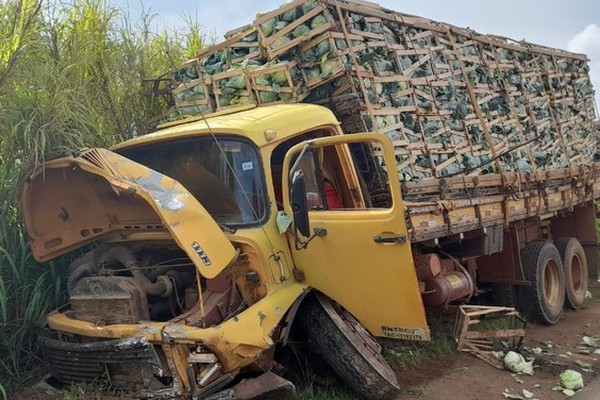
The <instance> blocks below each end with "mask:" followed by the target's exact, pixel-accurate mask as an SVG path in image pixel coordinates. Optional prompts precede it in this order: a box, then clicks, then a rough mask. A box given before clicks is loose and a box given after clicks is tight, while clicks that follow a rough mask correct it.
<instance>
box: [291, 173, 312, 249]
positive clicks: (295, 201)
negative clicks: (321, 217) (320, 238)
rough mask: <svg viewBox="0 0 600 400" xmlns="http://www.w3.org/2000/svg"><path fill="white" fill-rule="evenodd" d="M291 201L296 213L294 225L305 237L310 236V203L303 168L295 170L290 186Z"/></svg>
mask: <svg viewBox="0 0 600 400" xmlns="http://www.w3.org/2000/svg"><path fill="white" fill-rule="evenodd" d="M290 202H291V206H292V211H293V213H294V226H295V229H296V230H297V231H298V232H300V233H301V234H302V235H303V236H304V237H309V236H310V223H309V221H308V205H307V204H306V186H305V184H304V172H302V170H301V169H299V170H297V171H295V172H294V177H293V178H292V185H291V188H290Z"/></svg>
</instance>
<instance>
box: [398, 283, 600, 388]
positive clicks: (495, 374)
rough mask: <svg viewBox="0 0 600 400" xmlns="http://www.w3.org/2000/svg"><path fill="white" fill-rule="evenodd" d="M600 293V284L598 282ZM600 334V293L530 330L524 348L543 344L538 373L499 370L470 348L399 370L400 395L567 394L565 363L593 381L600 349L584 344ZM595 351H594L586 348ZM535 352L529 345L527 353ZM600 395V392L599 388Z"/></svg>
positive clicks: (537, 358) (536, 365) (599, 364)
mask: <svg viewBox="0 0 600 400" xmlns="http://www.w3.org/2000/svg"><path fill="white" fill-rule="evenodd" d="M594 286H595V288H596V290H594V292H595V293H599V291H598V290H597V287H598V284H597V283H595V285H594ZM598 335H600V299H598V298H596V299H594V300H593V301H592V302H591V303H590V304H589V305H588V306H587V307H586V308H584V309H582V310H579V311H577V312H565V313H564V315H563V317H562V318H561V320H560V321H559V322H558V323H557V324H556V325H554V326H550V327H548V326H537V325H530V326H528V328H527V330H526V336H525V340H524V343H523V346H524V349H536V348H537V349H542V351H543V352H542V353H541V354H540V355H533V357H535V361H534V375H533V376H528V375H515V374H514V373H512V372H510V371H507V370H499V369H496V368H494V367H492V366H491V365H489V364H487V363H485V362H483V361H481V360H479V359H477V358H475V357H474V356H472V355H470V354H466V353H463V354H459V355H457V356H456V357H453V358H451V359H442V360H438V359H435V360H434V359H430V360H426V361H424V362H422V363H421V364H420V365H419V366H418V367H416V368H412V369H411V370H410V371H404V372H402V373H400V374H398V381H399V382H400V384H401V385H402V386H403V387H405V388H406V389H405V394H404V395H402V396H401V397H399V398H398V400H409V399H411V400H412V399H420V400H440V399H444V400H459V399H460V400H487V399H490V400H492V399H504V398H505V397H504V396H503V393H505V392H506V393H510V394H517V395H520V396H522V397H523V398H524V399H525V398H526V397H525V396H524V395H523V389H525V390H527V391H529V392H531V393H533V395H534V396H533V397H532V398H533V399H539V400H559V399H560V400H564V399H566V398H567V396H565V395H564V394H563V393H561V392H557V391H553V390H552V388H553V387H555V386H556V385H557V384H558V381H559V375H560V373H561V372H562V371H564V370H565V369H573V370H576V371H579V372H581V373H582V375H583V380H584V383H589V382H590V381H591V380H592V379H593V378H594V377H595V376H596V375H597V374H598V373H599V371H600V354H593V352H594V350H595V349H594V348H592V347H587V346H584V345H583V344H582V338H583V336H598ZM582 352H590V353H591V354H582ZM529 354H530V353H528V352H527V351H525V350H524V351H523V355H524V356H527V355H529ZM577 361H580V362H584V363H589V364H591V365H592V366H593V372H585V371H583V370H582V368H581V367H580V366H579V365H577V363H576V362H577ZM598 398H599V399H600V394H598Z"/></svg>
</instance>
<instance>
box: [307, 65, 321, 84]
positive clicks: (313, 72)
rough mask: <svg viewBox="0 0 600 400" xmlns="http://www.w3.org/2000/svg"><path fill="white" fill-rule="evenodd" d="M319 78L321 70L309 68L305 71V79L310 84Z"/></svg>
mask: <svg viewBox="0 0 600 400" xmlns="http://www.w3.org/2000/svg"><path fill="white" fill-rule="evenodd" d="M320 77H321V70H320V69H319V68H318V67H315V68H309V69H307V70H306V79H307V80H308V81H309V82H312V81H314V80H316V79H319V78H320Z"/></svg>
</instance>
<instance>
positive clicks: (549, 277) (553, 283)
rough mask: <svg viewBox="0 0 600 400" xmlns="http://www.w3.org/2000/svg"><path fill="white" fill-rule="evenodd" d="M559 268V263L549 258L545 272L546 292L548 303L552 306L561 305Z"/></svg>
mask: <svg viewBox="0 0 600 400" xmlns="http://www.w3.org/2000/svg"><path fill="white" fill-rule="evenodd" d="M558 268H559V267H558V264H557V263H556V262H555V261H554V260H549V261H548V264H546V270H545V272H544V293H545V295H546V301H547V302H548V305H549V306H550V307H552V308H554V307H558V306H560V304H559V301H560V294H561V293H560V285H559V281H560V278H559V277H560V271H559V270H558Z"/></svg>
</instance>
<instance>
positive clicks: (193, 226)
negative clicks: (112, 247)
mask: <svg viewBox="0 0 600 400" xmlns="http://www.w3.org/2000/svg"><path fill="white" fill-rule="evenodd" d="M21 206H22V212H23V217H24V219H25V224H26V227H27V231H28V233H29V237H30V242H31V249H32V252H33V255H34V257H35V259H36V260H38V261H47V260H50V259H53V258H55V257H58V256H60V255H62V254H65V253H67V252H69V251H71V250H73V249H76V248H78V247H81V246H83V245H84V244H87V243H90V242H93V241H97V240H99V239H101V238H111V239H113V240H114V238H118V237H122V238H123V239H127V237H129V236H130V235H133V234H137V233H140V234H145V235H146V236H148V237H153V235H152V233H153V232H154V233H157V234H159V233H161V232H162V233H164V232H166V231H167V230H168V232H170V234H171V236H172V237H173V239H174V240H175V241H176V242H177V244H178V245H179V246H180V247H181V248H182V249H183V250H184V251H185V252H186V253H187V255H188V256H189V257H190V259H191V260H192V261H193V262H194V263H195V265H196V266H197V267H198V268H199V270H200V273H201V274H202V275H203V276H205V277H207V278H212V277H214V276H216V275H217V274H218V273H219V272H221V271H222V270H223V269H224V268H225V267H226V266H227V265H228V264H229V263H230V262H231V261H232V260H233V258H234V257H235V249H234V248H233V246H232V244H231V242H230V241H229V240H228V239H227V237H226V236H225V234H224V233H223V231H222V230H221V228H220V227H219V226H218V224H217V223H216V222H215V220H214V219H213V218H212V217H211V216H210V214H209V213H208V211H206V209H205V208H204V207H203V206H202V205H201V204H200V203H199V202H198V200H196V198H194V196H192V195H191V194H190V193H189V192H188V191H187V190H186V188H185V187H183V186H182V185H181V184H180V183H179V182H177V181H175V180H174V179H171V178H169V177H168V176H165V175H162V174H160V173H158V172H156V171H154V170H152V169H150V168H147V167H145V166H143V165H141V164H138V163H136V162H134V161H132V160H130V159H128V158H125V157H123V156H121V155H119V154H116V153H113V152H111V151H109V150H106V149H90V150H86V151H83V152H82V153H80V154H77V155H72V156H68V157H63V158H59V159H55V160H51V161H48V162H47V163H45V164H44V165H43V166H42V167H40V168H38V169H37V170H35V171H34V173H33V174H32V175H31V177H30V178H29V179H28V180H27V182H26V183H25V184H24V187H23V189H22V193H21ZM141 236H144V235H141ZM159 236H160V235H159ZM155 237H156V236H155Z"/></svg>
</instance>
